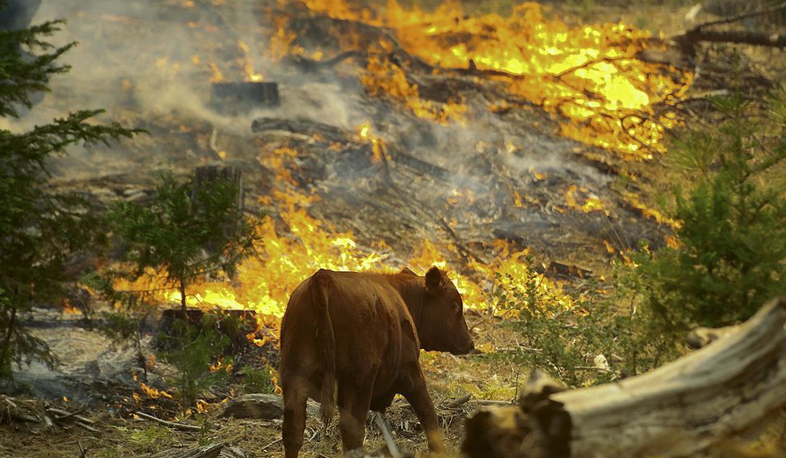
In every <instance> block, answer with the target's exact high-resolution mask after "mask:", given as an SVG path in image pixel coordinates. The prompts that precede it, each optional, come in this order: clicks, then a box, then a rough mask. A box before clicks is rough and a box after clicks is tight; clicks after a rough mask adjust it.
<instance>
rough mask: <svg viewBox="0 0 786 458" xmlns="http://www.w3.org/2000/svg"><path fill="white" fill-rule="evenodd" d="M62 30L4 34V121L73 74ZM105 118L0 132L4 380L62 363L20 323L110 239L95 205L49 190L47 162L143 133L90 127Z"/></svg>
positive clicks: (81, 116)
mask: <svg viewBox="0 0 786 458" xmlns="http://www.w3.org/2000/svg"><path fill="white" fill-rule="evenodd" d="M4 8H5V2H4V1H0V9H4ZM61 25H62V23H61V22H57V21H55V22H46V23H44V24H41V25H37V26H34V27H31V28H29V29H26V30H18V31H0V116H2V117H4V118H7V117H18V115H19V109H20V108H21V107H22V106H26V107H27V108H32V103H31V101H30V94H31V92H32V91H48V83H49V79H50V77H52V76H53V75H56V74H59V73H63V72H66V71H68V69H69V67H68V66H63V65H58V64H57V60H58V59H59V58H60V56H61V55H63V54H64V53H65V52H67V51H68V50H69V49H70V48H71V47H72V46H74V44H73V43H72V44H69V45H66V46H63V47H59V48H55V47H53V46H52V45H50V44H49V43H47V41H46V37H48V36H50V35H52V34H53V33H55V32H57V31H58V30H59V27H60V26H61ZM20 49H25V50H26V51H27V52H29V53H30V54H31V55H32V56H33V57H32V58H29V57H28V56H23V53H22V52H21V51H20ZM99 113H101V110H80V111H75V112H72V113H71V114H69V115H68V116H67V117H65V118H63V119H55V120H54V121H52V122H51V123H50V124H45V125H40V126H36V127H34V128H33V129H32V130H30V131H28V132H24V133H15V132H11V131H9V130H5V129H0V379H8V378H10V377H11V374H12V369H13V366H14V364H22V363H25V362H29V361H30V359H31V358H38V359H41V360H43V361H44V362H46V363H48V364H50V365H52V364H54V363H55V359H54V358H53V356H52V355H51V354H50V352H49V350H48V348H47V346H46V344H45V343H44V342H43V341H41V340H39V339H37V338H35V337H34V336H32V335H31V334H30V333H29V332H27V330H26V329H25V328H24V327H23V326H22V325H21V322H22V321H23V318H24V316H25V314H26V313H27V312H28V311H29V310H30V307H31V306H32V304H33V303H34V302H37V303H45V302H48V301H52V300H54V299H57V298H59V297H62V294H63V292H64V291H63V286H62V285H63V282H65V281H67V280H73V279H72V278H69V277H68V274H67V273H66V272H67V269H65V268H64V267H65V265H66V263H67V260H68V259H69V257H70V256H72V255H73V254H75V253H78V252H89V251H90V250H92V249H93V248H94V247H96V246H100V245H101V241H102V239H103V234H104V233H103V232H102V231H98V230H96V228H98V227H100V225H99V224H98V216H97V214H96V212H95V211H94V209H93V207H92V206H91V205H90V203H89V202H88V201H86V200H85V199H83V198H81V197H79V196H76V195H73V194H64V193H57V192H52V191H49V190H47V189H45V185H46V183H47V181H48V179H49V173H48V171H47V160H48V159H49V158H51V157H52V156H54V155H64V154H66V151H67V148H68V146H69V145H72V144H76V143H84V142H87V143H91V142H108V141H109V140H112V139H119V138H121V137H130V136H131V135H133V134H134V133H137V132H139V131H137V130H133V129H126V128H123V127H122V126H120V125H119V124H117V123H112V124H110V125H96V124H94V123H88V120H89V119H90V118H92V117H94V116H96V115H97V114H99Z"/></svg>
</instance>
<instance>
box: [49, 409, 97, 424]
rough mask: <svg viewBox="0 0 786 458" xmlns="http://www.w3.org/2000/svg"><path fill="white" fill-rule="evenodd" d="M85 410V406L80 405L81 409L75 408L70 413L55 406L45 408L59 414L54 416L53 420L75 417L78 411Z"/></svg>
mask: <svg viewBox="0 0 786 458" xmlns="http://www.w3.org/2000/svg"><path fill="white" fill-rule="evenodd" d="M85 410H87V407H82V408H81V409H78V410H75V411H73V412H71V413H68V412H66V411H65V410H60V409H55V408H51V407H50V408H48V409H46V411H47V412H49V413H56V414H59V416H56V417H54V420H55V421H63V420H67V419H69V418H71V417H76V416H78V415H79V414H80V413H82V412H84V411H85ZM62 412H66V413H65V414H63V413H62ZM85 420H87V419H85ZM88 421H90V420H88Z"/></svg>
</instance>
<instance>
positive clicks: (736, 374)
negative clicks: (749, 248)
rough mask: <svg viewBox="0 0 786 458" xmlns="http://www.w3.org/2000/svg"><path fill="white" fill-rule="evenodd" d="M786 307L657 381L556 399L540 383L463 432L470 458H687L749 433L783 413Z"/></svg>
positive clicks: (554, 390)
mask: <svg viewBox="0 0 786 458" xmlns="http://www.w3.org/2000/svg"><path fill="white" fill-rule="evenodd" d="M785 324H786V298H779V299H776V300H774V301H772V302H770V303H768V304H767V305H765V306H764V307H763V308H762V309H761V310H760V311H759V313H757V314H756V315H755V316H754V317H753V318H751V319H750V320H748V321H747V322H746V323H744V324H742V325H740V326H739V328H738V330H736V332H733V333H731V334H729V335H727V336H726V337H724V338H723V339H721V340H718V341H717V342H715V343H713V344H711V345H708V346H707V347H706V348H703V349H701V350H699V351H697V352H695V353H692V354H690V355H688V356H685V357H684V358H682V359H679V360H677V361H675V362H673V363H670V364H667V365H666V366H663V367H661V368H659V369H657V370H655V371H652V372H650V373H647V374H644V375H640V376H638V377H632V378H629V379H625V380H622V381H619V382H616V383H611V384H606V385H602V386H597V387H592V388H585V389H578V390H570V391H563V392H559V391H560V388H559V387H558V386H557V385H555V384H554V383H551V382H549V383H547V382H545V381H544V379H543V377H536V378H535V379H534V380H533V381H532V382H530V387H529V388H528V389H527V391H526V392H525V393H524V395H522V397H521V399H520V400H519V404H520V405H519V407H510V408H498V409H495V410H494V409H493V410H484V411H481V412H480V413H478V414H477V415H476V416H475V417H473V418H472V419H470V420H469V421H468V422H467V437H466V439H465V442H464V445H463V450H464V451H465V452H466V453H467V454H468V455H469V456H485V457H497V456H498V457H502V456H506V457H545V456H548V457H553V458H596V457H603V456H626V457H644V456H656V455H657V456H662V457H665V458H670V457H685V456H692V455H693V454H696V453H700V452H703V451H707V450H709V449H710V448H712V447H713V446H715V445H717V444H719V443H721V442H723V441H725V440H728V439H731V438H733V437H734V436H735V435H738V434H742V433H745V432H751V431H755V430H756V428H757V427H759V426H761V425H763V424H764V423H765V422H766V421H767V419H769V418H771V416H772V415H773V414H774V413H777V412H779V411H780V410H781V409H782V408H783V407H784V406H786V391H784V390H783V384H784V383H785V382H786V327H784V325H785Z"/></svg>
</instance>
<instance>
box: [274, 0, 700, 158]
mask: <svg viewBox="0 0 786 458" xmlns="http://www.w3.org/2000/svg"><path fill="white" fill-rule="evenodd" d="M280 3H284V2H283V0H282V1H280ZM301 3H303V4H304V5H305V6H306V7H307V8H308V9H309V10H310V11H311V12H312V13H315V14H322V15H327V16H329V17H332V18H336V19H341V20H348V21H361V22H366V23H368V24H371V25H374V26H377V27H383V28H385V30H390V31H392V33H393V34H394V35H395V39H396V40H397V43H398V44H399V45H400V46H402V47H403V48H404V50H406V51H407V52H408V53H410V54H411V55H414V56H416V57H418V58H420V59H422V60H423V61H425V62H426V63H428V64H430V65H432V66H434V67H435V68H436V69H437V70H436V71H441V69H448V70H451V69H452V70H455V69H461V70H469V71H472V72H474V73H475V74H479V75H488V77H489V78H494V79H499V80H501V81H504V82H506V83H507V87H508V90H509V91H510V93H511V95H512V96H513V97H511V99H512V100H515V99H517V98H524V99H526V100H529V101H532V102H535V103H537V104H539V105H541V106H542V107H543V108H544V109H546V110H547V111H549V112H551V113H553V114H555V115H558V116H559V117H561V118H563V119H565V121H564V122H562V124H561V131H562V133H563V135H565V136H567V137H570V138H573V139H576V140H579V141H582V142H585V143H588V144H592V145H596V146H601V147H604V148H609V149H613V150H616V151H619V152H621V153H623V154H624V155H625V156H626V157H636V158H645V159H646V158H650V157H651V155H652V152H653V151H662V150H663V147H662V145H661V139H662V138H663V135H664V129H667V128H671V127H673V126H675V125H676V124H678V120H677V119H676V116H675V115H674V113H666V114H663V115H659V114H656V113H655V111H654V109H653V106H655V105H656V104H660V103H663V102H665V101H667V100H669V99H680V98H683V97H684V96H685V92H686V90H687V88H688V87H689V86H690V85H691V84H692V78H693V76H692V75H691V74H686V75H684V76H682V77H681V78H677V77H674V76H671V75H673V74H676V73H678V72H676V71H673V69H672V71H671V72H664V71H663V68H662V66H658V65H656V64H652V63H647V62H644V61H642V60H639V59H638V58H637V53H638V52H640V51H643V50H645V49H647V48H648V46H649V44H648V39H649V38H650V34H649V32H647V31H642V30H636V29H634V28H632V27H629V26H627V25H625V24H623V23H619V24H601V25H592V26H589V25H585V26H580V27H570V26H568V25H566V24H565V23H563V22H561V21H560V20H558V19H547V18H545V17H543V14H542V11H541V7H540V5H538V4H536V3H525V4H522V5H518V6H516V7H515V8H514V9H513V13H512V14H511V15H510V16H509V17H505V18H503V17H501V16H499V15H497V14H487V15H484V16H478V17H471V16H467V15H466V14H465V13H464V12H463V10H462V8H461V5H460V4H459V3H457V2H456V3H453V2H448V3H445V4H442V6H440V7H439V8H437V9H436V10H434V11H424V10H420V9H418V8H417V7H415V8H412V9H406V8H404V7H402V6H401V5H400V4H399V3H397V2H396V1H395V0H391V1H389V2H388V4H387V6H386V7H385V8H379V9H375V10H374V11H371V10H370V9H367V8H362V7H353V6H352V5H350V4H349V3H347V2H346V1H344V0H303V1H302V2H301ZM276 21H277V22H276V26H277V30H278V32H277V34H276V37H277V49H278V53H279V54H281V52H282V48H293V46H292V44H293V43H294V41H295V39H296V37H295V36H293V35H292V32H291V30H290V29H289V28H288V27H287V25H286V24H287V22H286V21H287V19H286V18H281V17H279V18H277V19H276ZM342 41H343V42H345V44H346V43H349V42H351V41H352V40H351V39H347V38H346V37H342ZM355 41H358V40H355ZM380 46H381V47H382V48H383V49H382V50H372V51H370V53H369V56H368V65H367V68H366V69H365V71H364V73H363V74H362V75H361V81H362V82H363V84H364V85H365V86H366V88H367V90H368V91H369V93H371V94H372V95H378V94H381V93H385V94H388V95H389V96H391V97H393V98H394V99H397V100H401V101H404V102H405V103H406V105H407V106H408V107H409V108H410V109H411V110H412V111H413V112H414V113H415V114H416V115H417V116H419V117H421V118H424V119H430V120H433V121H436V122H441V123H446V122H450V121H456V120H459V121H460V120H461V119H463V118H464V117H465V116H466V115H467V112H468V109H467V107H466V106H465V105H464V104H463V103H461V102H460V101H459V102H453V103H448V104H446V105H445V106H437V104H435V103H432V102H430V101H424V100H422V99H421V98H420V94H419V89H418V85H417V84H416V83H414V82H412V81H409V80H408V79H407V75H406V73H405V72H404V71H403V70H402V69H401V68H400V67H399V66H398V65H396V64H393V63H391V62H390V60H389V59H388V58H387V57H386V56H387V55H388V54H389V51H390V49H389V48H391V46H392V44H390V43H384V42H383V43H381V44H380ZM355 48H357V46H355ZM289 52H294V53H302V52H304V50H303V49H302V48H297V49H289ZM679 79H682V81H679ZM503 105H507V102H505V103H503V104H502V105H500V102H496V101H495V102H492V103H491V105H490V106H489V109H490V110H491V111H499V110H502V109H504V106H503Z"/></svg>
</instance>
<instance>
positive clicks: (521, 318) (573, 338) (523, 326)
mask: <svg viewBox="0 0 786 458" xmlns="http://www.w3.org/2000/svg"><path fill="white" fill-rule="evenodd" d="M498 280H499V279H498ZM538 282H539V279H537V278H536V277H534V276H531V277H528V278H527V279H526V283H525V288H524V289H523V290H514V291H510V290H507V289H504V288H499V287H497V288H495V291H494V296H495V299H496V302H497V303H498V304H499V305H498V306H499V307H500V309H501V310H503V311H505V312H506V313H508V314H509V315H511V316H515V317H517V318H516V319H515V320H512V321H511V322H512V323H513V326H514V327H515V328H516V330H517V331H519V333H520V335H521V340H520V341H518V342H517V343H518V345H517V348H516V349H515V355H514V359H515V360H516V362H517V363H520V364H522V365H524V366H526V367H529V368H531V369H535V368H540V369H543V370H545V371H547V372H549V373H551V374H552V375H553V376H554V377H556V378H558V379H560V380H562V381H563V382H565V383H566V384H568V385H571V386H581V385H585V384H588V383H590V382H591V381H597V382H605V381H608V380H610V379H611V377H612V375H613V372H611V371H608V372H607V371H603V370H597V369H596V368H595V367H594V362H593V361H594V358H595V357H596V356H597V355H599V354H604V353H608V354H610V353H611V348H609V347H610V345H607V344H610V342H612V339H606V338H605V337H606V336H604V335H603V332H604V331H605V329H604V328H603V326H601V324H604V323H603V321H602V320H601V318H605V316H604V315H603V314H600V313H595V311H593V313H590V312H589V310H590V308H589V307H588V305H589V301H590V300H591V298H590V297H577V298H576V300H575V302H574V305H572V306H569V307H566V306H565V305H564V304H562V303H558V302H556V301H554V300H553V299H552V298H550V297H549V296H547V295H545V293H544V292H543V290H542V289H541V288H538ZM497 284H498V285H500V284H505V282H499V281H498V282H497Z"/></svg>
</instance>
